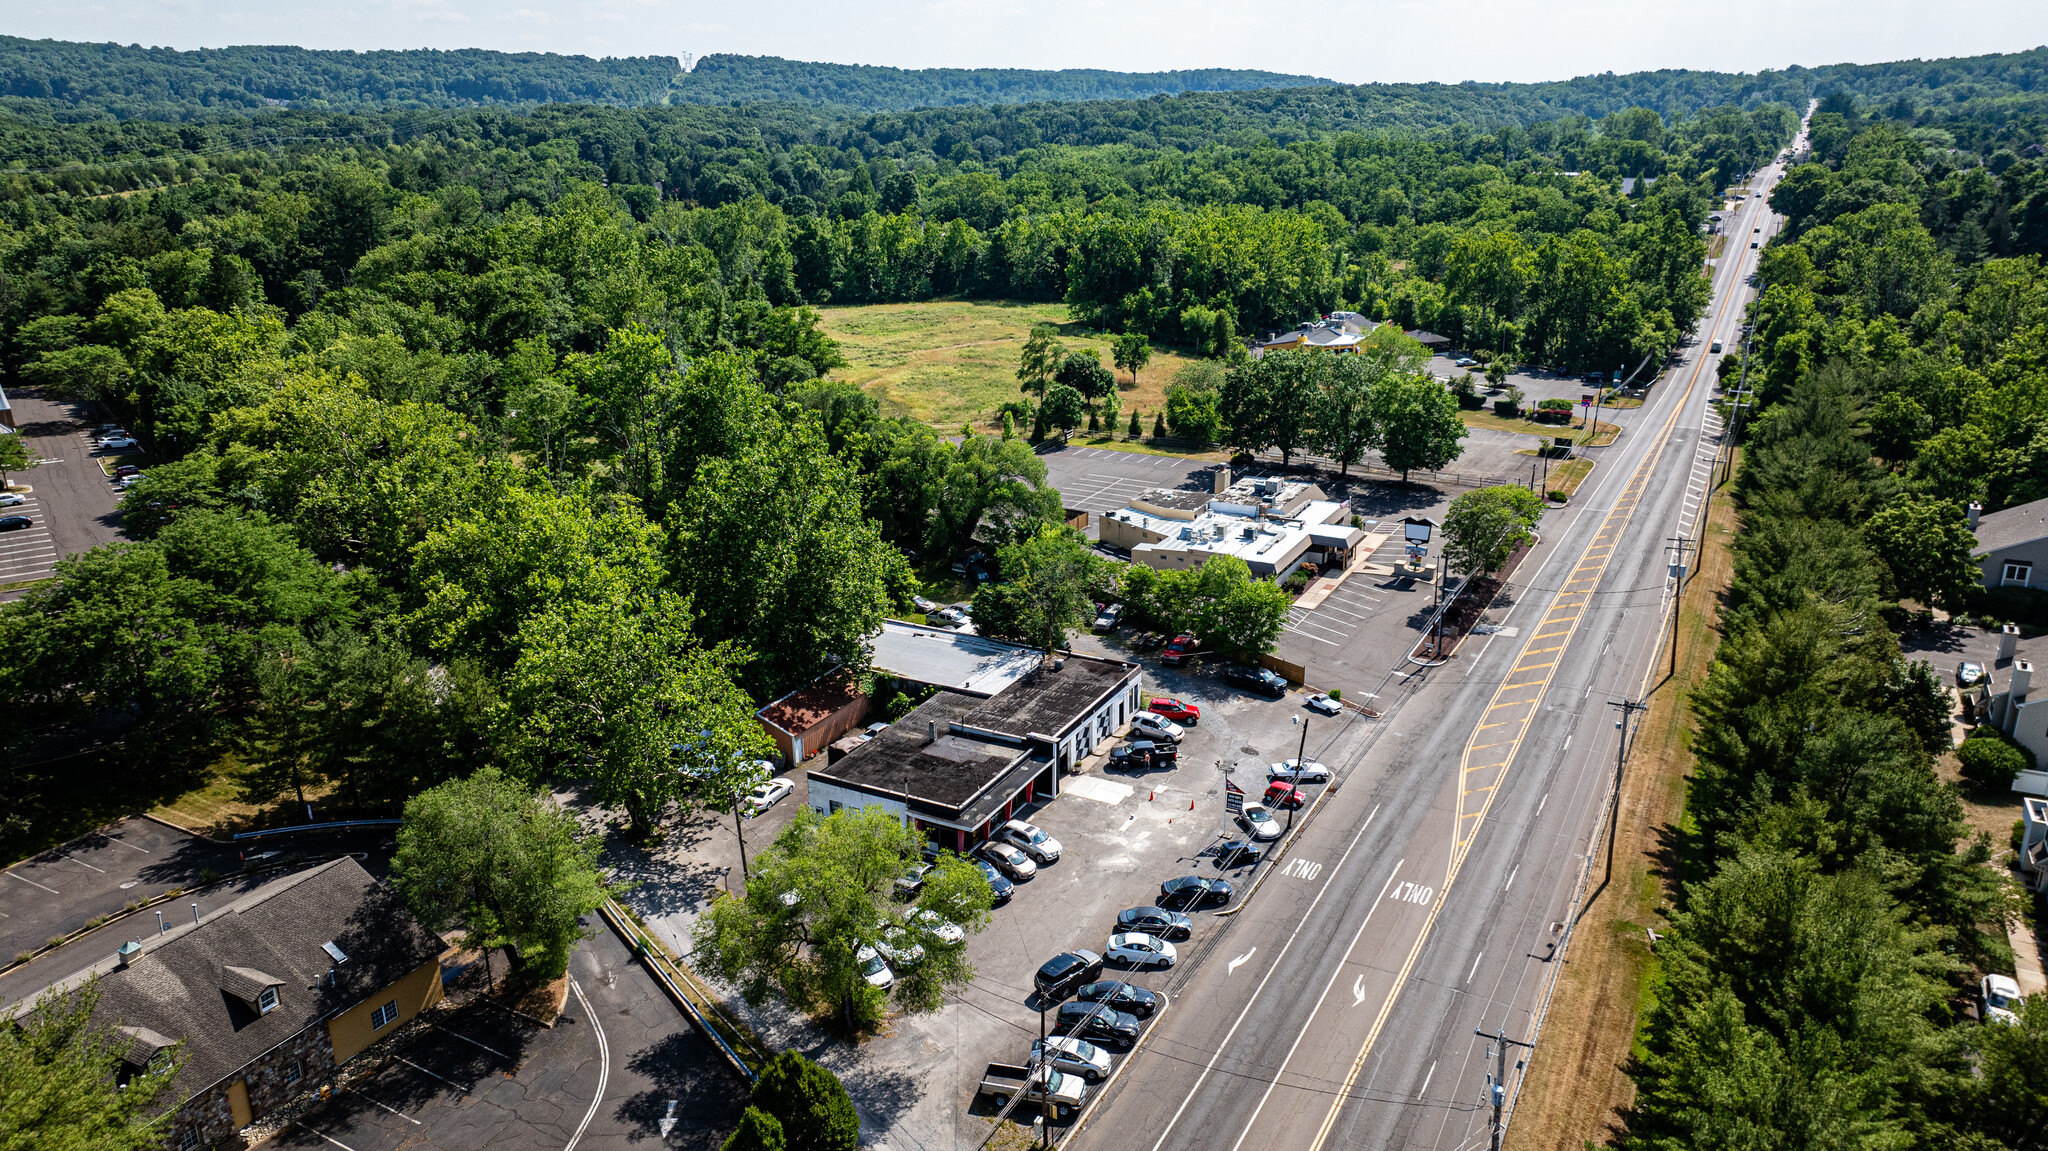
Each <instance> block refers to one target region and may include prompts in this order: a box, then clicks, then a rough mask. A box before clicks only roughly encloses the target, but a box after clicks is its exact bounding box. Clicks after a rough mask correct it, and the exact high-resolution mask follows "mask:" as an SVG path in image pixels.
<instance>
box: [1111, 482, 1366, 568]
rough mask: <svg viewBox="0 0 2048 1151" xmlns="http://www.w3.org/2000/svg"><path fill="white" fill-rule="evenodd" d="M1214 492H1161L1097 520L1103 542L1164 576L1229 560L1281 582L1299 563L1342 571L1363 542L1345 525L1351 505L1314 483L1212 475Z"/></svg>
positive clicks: (1359, 534)
mask: <svg viewBox="0 0 2048 1151" xmlns="http://www.w3.org/2000/svg"><path fill="white" fill-rule="evenodd" d="M1216 487H1217V489H1218V490H1216V491H1213V492H1199V491H1189V490H1187V489H1185V488H1162V489H1155V490H1153V491H1149V492H1145V493H1144V494H1142V495H1140V496H1138V497H1137V498H1135V499H1133V500H1131V502H1130V506H1128V507H1125V508H1120V509H1118V510H1116V511H1113V512H1109V513H1107V514H1105V515H1104V516H1103V517H1102V521H1101V533H1102V542H1103V543H1105V544H1108V545H1110V546H1112V547H1120V548H1123V549H1125V550H1127V551H1129V552H1130V553H1131V559H1133V560H1134V561H1136V562H1138V563H1142V564H1145V565H1146V566H1148V567H1153V568H1158V569H1160V570H1162V571H1168V570H1179V569H1187V568H1199V567H1201V566H1202V565H1203V564H1205V563H1208V562H1209V559H1210V557H1212V556H1218V555H1233V556H1236V557H1238V558H1239V559H1242V560H1243V561H1244V562H1245V564H1246V566H1248V567H1250V568H1251V570H1252V574H1253V575H1255V576H1260V577H1263V578H1267V579H1275V580H1278V579H1285V578H1287V576H1288V574H1289V573H1291V572H1292V571H1294V569H1295V568H1297V567H1300V566H1301V565H1302V564H1303V563H1304V562H1314V563H1317V564H1320V565H1321V566H1323V567H1324V568H1331V567H1343V566H1346V565H1347V564H1349V563H1350V562H1351V558H1352V552H1353V549H1355V548H1356V547H1357V546H1358V545H1359V543H1361V542H1362V541H1363V540H1364V539H1365V532H1364V530H1363V529H1360V528H1355V527H1352V526H1351V507H1350V505H1348V504H1346V503H1343V502H1341V501H1338V500H1332V499H1330V498H1329V497H1328V496H1326V495H1325V494H1324V493H1323V490H1322V489H1321V488H1319V487H1317V486H1316V485H1315V484H1310V483H1298V482H1294V481H1289V480H1277V479H1261V480H1239V481H1238V482H1237V483H1235V484H1231V483H1229V475H1228V471H1227V469H1220V470H1219V471H1218V472H1217V481H1216Z"/></svg>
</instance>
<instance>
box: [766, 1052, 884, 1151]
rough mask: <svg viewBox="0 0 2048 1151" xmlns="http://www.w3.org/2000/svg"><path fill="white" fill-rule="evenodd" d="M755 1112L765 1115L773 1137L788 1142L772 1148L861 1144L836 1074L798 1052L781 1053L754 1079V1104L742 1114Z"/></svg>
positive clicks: (837, 1150) (817, 1149) (822, 1150)
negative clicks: (768, 1117) (774, 1135)
mask: <svg viewBox="0 0 2048 1151" xmlns="http://www.w3.org/2000/svg"><path fill="white" fill-rule="evenodd" d="M756 1109H759V1110H760V1111H764V1112H766V1113H767V1114H768V1115H769V1116H770V1117H771V1120H770V1121H771V1122H774V1123H776V1125H777V1127H778V1130H777V1132H776V1133H777V1135H778V1136H779V1137H780V1138H782V1139H784V1140H787V1142H786V1143H782V1142H778V1143H777V1144H775V1145H776V1146H786V1147H788V1148H789V1151H854V1148H855V1147H856V1146H857V1145H858V1144H859V1141H860V1116H859V1115H858V1114H857V1113H856V1112H855V1111H854V1109H853V1097H852V1096H850V1095H848V1094H847V1093H846V1088H845V1086H844V1085H842V1084H841V1083H840V1082H839V1077H838V1076H837V1075H834V1074H832V1072H830V1071H828V1070H826V1069H825V1068H823V1067H820V1066H819V1065H818V1064H816V1063H813V1062H811V1061H810V1060H809V1059H806V1058H804V1056H803V1054H802V1053H801V1052H796V1051H784V1052H781V1053H780V1054H778V1055H776V1057H775V1058H774V1059H772V1060H770V1061H769V1062H768V1066H766V1067H764V1068H762V1069H761V1077H760V1078H759V1079H757V1080H755V1081H754V1105H753V1107H750V1108H748V1109H747V1110H748V1111H749V1113H752V1112H754V1111H755V1110H756ZM744 1128H745V1123H744V1122H742V1129H743V1130H744Z"/></svg>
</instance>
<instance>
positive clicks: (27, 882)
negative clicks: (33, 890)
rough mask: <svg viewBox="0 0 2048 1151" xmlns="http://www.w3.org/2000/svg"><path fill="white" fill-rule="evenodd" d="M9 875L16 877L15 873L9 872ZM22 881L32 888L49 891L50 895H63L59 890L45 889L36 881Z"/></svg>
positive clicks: (17, 876) (18, 877)
mask: <svg viewBox="0 0 2048 1151" xmlns="http://www.w3.org/2000/svg"><path fill="white" fill-rule="evenodd" d="M7 874H9V875H14V873H13V872H12V871H10V872H8V873H7ZM14 878H16V879H21V876H19V875H14ZM21 881H22V882H23V883H26V884H28V885H29V886H30V887H37V888H42V890H44V891H47V892H49V893H50V894H51V895H58V894H61V893H60V892H59V891H58V890H57V889H56V888H54V887H43V885H42V884H40V883H37V882H36V881H35V880H33V879H21Z"/></svg>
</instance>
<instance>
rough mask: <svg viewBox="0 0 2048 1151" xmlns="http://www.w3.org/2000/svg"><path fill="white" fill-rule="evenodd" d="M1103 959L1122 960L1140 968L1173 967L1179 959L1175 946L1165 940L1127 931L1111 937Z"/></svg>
mask: <svg viewBox="0 0 2048 1151" xmlns="http://www.w3.org/2000/svg"><path fill="white" fill-rule="evenodd" d="M1103 958H1105V959H1120V960H1122V961H1123V962H1125V963H1130V964H1134V965H1136V966H1139V967H1172V966H1173V961H1174V960H1175V959H1176V958H1178V957H1177V956H1176V955H1175V954H1174V950H1173V944H1171V943H1168V942H1167V941H1165V940H1164V939H1160V938H1158V937H1157V936H1153V935H1141V934H1139V933H1138V932H1135V931H1127V932H1125V933H1124V934H1122V935H1112V936H1110V937H1109V950H1108V952H1107V953H1106V954H1105V955H1104V956H1103Z"/></svg>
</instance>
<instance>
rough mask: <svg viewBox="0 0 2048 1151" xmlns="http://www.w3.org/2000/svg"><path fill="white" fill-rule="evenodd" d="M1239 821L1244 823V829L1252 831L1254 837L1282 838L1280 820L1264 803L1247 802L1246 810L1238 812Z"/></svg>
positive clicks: (1260, 838) (1266, 838)
mask: <svg viewBox="0 0 2048 1151" xmlns="http://www.w3.org/2000/svg"><path fill="white" fill-rule="evenodd" d="M1237 821H1238V822H1239V823H1241V824H1243V825H1244V829H1245V830H1246V831H1247V832H1249V833H1251V837H1252V838H1253V839H1257V840H1268V839H1278V838H1280V831H1281V828H1280V821H1279V820H1277V819H1274V818H1273V813H1272V812H1270V811H1267V810H1266V806H1265V805H1264V804H1261V803H1247V804H1245V805H1244V810H1243V811H1242V812H1239V813H1238V817H1237Z"/></svg>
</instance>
